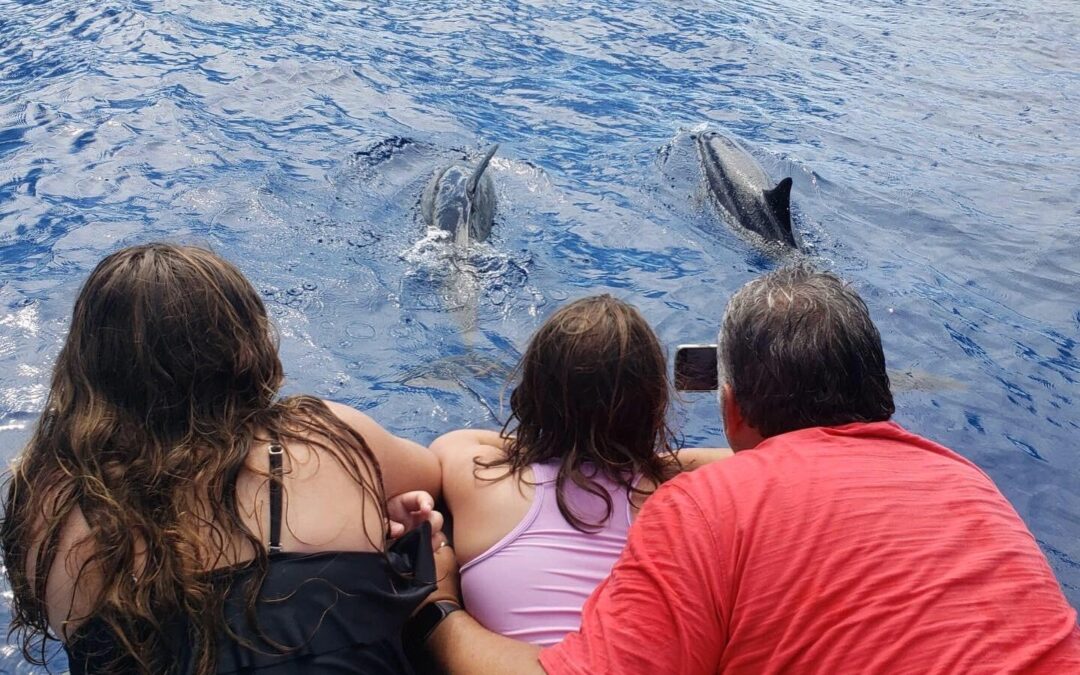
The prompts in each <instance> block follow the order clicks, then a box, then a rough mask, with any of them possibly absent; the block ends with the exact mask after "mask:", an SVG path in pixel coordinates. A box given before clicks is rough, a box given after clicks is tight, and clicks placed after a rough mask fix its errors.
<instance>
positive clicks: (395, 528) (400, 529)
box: [390, 520, 405, 539]
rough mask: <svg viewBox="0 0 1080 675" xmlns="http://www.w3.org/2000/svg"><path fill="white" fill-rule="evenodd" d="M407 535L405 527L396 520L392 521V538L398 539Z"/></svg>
mask: <svg viewBox="0 0 1080 675" xmlns="http://www.w3.org/2000/svg"><path fill="white" fill-rule="evenodd" d="M403 534H405V526H404V525H403V524H401V523H399V522H397V521H396V520H391V521H390V538H391V539H397V538H398V537H400V536H401V535H403Z"/></svg>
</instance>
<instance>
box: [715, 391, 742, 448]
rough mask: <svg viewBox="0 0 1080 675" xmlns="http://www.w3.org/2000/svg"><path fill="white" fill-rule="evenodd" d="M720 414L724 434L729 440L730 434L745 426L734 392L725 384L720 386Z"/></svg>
mask: <svg viewBox="0 0 1080 675" xmlns="http://www.w3.org/2000/svg"><path fill="white" fill-rule="evenodd" d="M720 412H721V414H723V416H724V433H725V434H727V437H728V438H731V435H732V433H737V432H738V430H739V429H740V428H741V427H742V426H743V425H744V424H745V420H744V419H743V416H742V411H741V410H739V404H738V403H736V402H735V391H734V390H733V389H732V388H731V385H730V384H728V383H727V382H725V383H724V384H722V385H720Z"/></svg>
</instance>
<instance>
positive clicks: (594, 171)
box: [0, 0, 1080, 673]
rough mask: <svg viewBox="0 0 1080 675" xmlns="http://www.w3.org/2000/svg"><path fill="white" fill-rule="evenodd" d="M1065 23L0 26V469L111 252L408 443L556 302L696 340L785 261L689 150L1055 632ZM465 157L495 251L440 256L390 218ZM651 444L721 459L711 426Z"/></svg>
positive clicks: (669, 5) (669, 19) (144, 22)
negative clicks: (987, 487)
mask: <svg viewBox="0 0 1080 675" xmlns="http://www.w3.org/2000/svg"><path fill="white" fill-rule="evenodd" d="M1078 25H1080V4H1078V3H1075V2H1071V1H1069V0H1047V1H1046V2H1040V3H1036V2H1004V1H1003V0H980V1H978V2H972V1H968V2H956V1H954V0H946V1H944V2H876V1H875V2H866V1H861V0H856V1H855V2H836V1H835V0H824V1H823V2H808V1H806V0H780V1H779V2H769V3H766V2H760V1H757V0H753V1H750V2H731V1H727V0H725V1H722V2H702V1H700V0H685V1H680V2H671V1H666V2H660V1H658V2H649V3H639V2H631V1H628V0H613V1H607V2H589V1H585V2H575V3H553V2H512V1H508V2H503V3H499V4H495V3H475V2H441V1H432V2H425V3H415V2H401V1H400V0H387V1H385V2H380V3H363V2H359V3H357V2H335V1H329V0H326V1H315V0H293V1H291V2H281V1H280V0H266V1H264V2H250V1H248V2H241V1H239V0H237V1H233V2H225V1H206V2H203V1H198V0H154V1H149V0H143V1H137V0H104V1H102V2H96V3H75V2H56V1H54V2H45V1H37V2H31V1H25V2H14V1H12V0H0V460H4V461H7V460H8V459H10V458H11V457H13V456H14V455H15V454H16V453H17V452H18V451H19V448H20V447H21V445H22V444H23V443H24V442H25V440H26V438H27V437H28V435H29V432H30V430H31V427H32V425H33V423H34V420H35V419H36V417H37V415H38V413H39V412H40V409H41V405H42V402H43V399H44V396H45V393H46V387H47V382H48V375H49V370H50V368H51V364H52V361H53V359H54V358H55V356H56V353H57V351H58V349H59V346H60V344H61V341H62V339H63V337H64V334H65V331H66V327H67V322H68V319H69V314H70V311H71V304H72V301H73V298H74V296H75V293H76V292H77V289H78V287H79V284H80V283H81V281H82V279H83V278H85V276H86V274H87V273H88V272H89V270H90V269H91V268H92V267H93V265H94V264H95V263H96V262H97V261H98V260H99V259H100V258H101V257H102V256H104V255H105V254H106V253H108V252H110V251H112V250H114V249H116V248H118V247H120V246H123V245H127V244H133V243H138V242H145V241H152V240H169V241H179V242H184V243H197V244H203V245H207V246H211V247H212V248H214V249H215V250H216V251H218V252H219V253H221V254H222V255H224V256H225V257H227V258H229V259H230V260H232V261H234V262H236V263H237V264H238V265H239V266H240V267H241V268H242V269H243V271H244V272H245V273H246V274H247V275H248V276H249V278H250V279H251V280H252V282H253V283H254V284H255V285H256V287H257V288H258V289H259V290H260V291H261V292H262V293H263V295H264V298H265V300H266V301H267V303H268V305H269V307H270V310H271V312H272V314H273V316H274V319H275V321H276V324H277V326H278V328H279V330H280V334H281V349H282V353H283V359H284V361H285V365H286V369H287V374H288V377H289V382H288V391H290V392H310V393H315V394H318V395H321V396H324V397H329V398H333V399H337V400H341V401H344V402H348V403H351V404H352V405H355V406H357V407H359V408H361V409H364V410H366V411H367V412H369V414H371V415H372V416H374V417H375V418H376V419H377V420H379V421H380V422H381V423H383V424H384V425H385V426H387V427H388V428H390V429H392V430H393V431H394V432H396V433H398V434H402V435H405V436H408V437H411V438H414V439H416V440H418V441H421V442H428V441H430V440H432V439H433V438H434V437H435V436H437V435H438V434H440V433H442V432H444V431H447V430H449V429H452V428H457V427H461V426H469V425H481V426H492V425H495V424H497V423H498V421H501V419H502V415H503V411H504V406H503V400H504V399H505V396H504V393H505V391H504V384H505V380H506V376H507V374H508V372H509V369H510V368H511V367H512V366H513V363H514V362H515V360H516V358H517V357H518V355H519V354H520V350H521V349H522V348H523V346H524V343H525V340H526V339H527V338H528V336H529V335H530V333H531V332H532V331H533V330H534V329H535V328H536V327H537V326H538V325H539V323H540V322H541V321H542V320H543V318H544V317H545V316H546V315H547V314H548V313H550V312H551V311H552V310H553V309H554V308H556V307H557V306H559V305H560V304H561V303H562V302H564V301H566V300H567V299H571V298H575V297H580V296H582V295H585V294H589V293H596V292H608V293H612V294H614V295H617V296H618V297H621V298H624V299H627V300H630V301H632V302H634V303H636V304H637V305H638V306H639V307H640V308H641V309H642V310H643V312H644V313H645V314H646V316H647V317H648V318H649V319H650V320H651V321H652V322H653V323H654V325H655V326H656V328H657V331H658V332H659V334H660V335H661V337H662V339H663V341H664V343H665V344H666V345H667V346H668V348H669V349H670V350H671V351H672V352H673V349H674V346H675V345H676V344H679V343H684V342H706V341H712V340H713V339H714V337H715V333H716V328H717V323H718V320H719V317H720V314H721V312H722V309H723V306H724V303H725V301H726V299H727V297H728V296H729V295H730V293H731V292H732V291H734V290H735V289H736V288H738V286H739V285H741V284H742V283H744V282H745V281H747V280H749V279H751V278H753V277H754V276H755V275H757V274H759V273H761V272H762V271H765V270H768V269H771V268H773V267H775V266H776V265H778V264H781V263H782V262H783V259H782V258H778V257H777V256H776V255H773V254H771V253H770V252H769V251H768V250H766V249H763V248H762V247H761V246H760V245H758V244H757V243H756V242H754V241H753V240H752V239H751V238H748V237H745V236H742V235H740V234H738V233H736V232H735V231H733V230H732V229H731V228H730V227H728V226H727V225H726V224H725V223H724V222H723V221H722V220H721V219H720V218H719V217H718V215H717V213H716V210H715V209H714V207H713V205H712V204H711V203H710V202H709V201H708V199H707V197H706V195H705V194H704V191H703V188H702V181H701V175H700V171H699V168H698V166H697V163H696V157H695V156H694V154H693V152H694V151H693V147H692V145H691V144H690V143H689V141H688V138H689V134H690V133H692V132H694V131H698V130H701V129H704V128H712V129H716V130H720V131H723V132H724V133H727V134H729V135H733V136H735V137H737V138H739V139H741V140H742V141H743V142H744V143H745V144H746V146H747V147H748V148H749V149H750V150H751V151H752V153H753V154H754V155H755V156H756V157H757V159H758V160H759V161H760V162H761V164H762V165H763V166H764V167H765V169H766V170H767V171H768V172H769V173H770V175H771V176H772V177H773V178H774V179H776V180H779V178H781V177H783V176H785V175H791V176H792V177H793V178H794V182H795V187H794V191H793V204H794V210H795V219H796V231H797V236H798V238H799V239H800V240H801V241H802V242H803V249H804V254H803V255H804V256H805V257H807V258H809V259H811V260H812V261H814V262H815V263H816V264H818V265H820V266H822V267H824V268H827V269H830V270H833V271H835V272H837V273H838V274H841V275H842V276H844V277H846V278H847V279H850V280H851V281H852V282H853V283H854V284H855V285H856V287H857V288H858V289H859V290H860V292H861V293H862V294H863V296H864V297H865V298H866V301H867V303H868V304H869V306H870V309H871V313H872V314H873V316H874V319H875V321H876V322H877V324H878V326H879V327H880V329H881V332H882V335H883V338H884V341H885V345H886V356H887V358H888V362H889V366H890V369H891V371H892V374H893V381H894V384H895V386H896V390H897V404H898V412H897V416H896V417H897V419H898V420H899V421H900V422H901V423H902V424H904V425H905V426H907V427H908V428H910V429H912V430H914V431H916V432H918V433H921V434H923V435H926V436H928V437H930V438H933V439H935V440H937V441H939V442H941V443H943V444H945V445H948V446H950V447H952V448H954V449H955V450H957V451H959V452H960V453H962V454H964V455H965V456H967V457H968V458H970V459H972V460H973V461H975V462H976V463H977V464H978V465H979V466H980V467H982V468H983V469H984V470H985V471H987V472H988V473H989V474H990V475H991V476H992V477H993V478H994V480H995V481H996V482H997V484H998V485H999V486H1000V487H1001V489H1002V490H1003V491H1004V493H1005V494H1006V495H1007V496H1008V498H1009V499H1010V500H1011V501H1012V503H1013V504H1014V505H1015V506H1016V508H1017V510H1018V511H1019V513H1020V514H1021V516H1022V517H1023V518H1024V520H1025V521H1026V523H1027V524H1028V526H1029V527H1030V528H1031V530H1032V532H1033V533H1034V534H1035V537H1036V538H1037V539H1038V542H1039V544H1040V545H1041V546H1042V548H1043V550H1044V551H1045V553H1046V555H1047V558H1048V559H1049V561H1050V564H1051V565H1052V566H1053V568H1054V571H1055V572H1056V573H1057V576H1058V579H1059V580H1060V582H1061V584H1062V587H1063V588H1064V590H1065V593H1066V595H1067V596H1068V597H1069V599H1070V600H1071V602H1072V603H1073V604H1074V605H1077V604H1080V468H1078V462H1077V458H1078V450H1080V447H1078V446H1080V444H1078V442H1077V440H1076V439H1077V438H1078V432H1080V416H1078V415H1077V412H1076V408H1075V403H1074V401H1075V399H1076V398H1077V396H1078V394H1080V385H1078V379H1080V356H1078V348H1077V339H1078V334H1080V302H1078V297H1080V294H1078V280H1080V255H1078V252H1080V206H1078V204H1080V202H1078V201H1077V196H1076V195H1077V194H1078V193H1080V159H1078V148H1080V124H1078V123H1077V121H1076V112H1075V111H1076V110H1077V109H1080V37H1078V35H1080V33H1078V32H1077V30H1076V27H1077V26H1078ZM1070 111H1072V112H1070ZM493 142H500V143H502V148H501V150H500V152H499V154H498V155H497V157H496V158H495V160H494V161H493V164H492V167H491V169H489V171H490V172H491V176H492V178H493V179H494V182H495V185H496V192H497V195H498V200H499V207H498V215H497V222H496V226H495V233H494V235H493V237H492V238H491V240H490V241H489V242H488V243H486V244H484V245H481V246H478V247H476V248H475V249H474V250H473V251H472V253H471V254H470V255H469V256H467V257H466V258H465V259H456V258H454V257H453V256H452V255H450V253H449V247H448V246H447V244H446V243H445V242H441V241H439V240H437V239H436V238H433V237H430V236H427V235H426V234H425V232H424V228H423V226H422V225H421V223H420V220H419V215H418V198H419V194H420V192H421V190H422V189H423V187H424V184H425V183H426V181H427V180H428V179H429V178H430V176H431V175H432V173H433V172H434V171H435V170H436V169H437V168H438V167H439V166H441V165H442V164H444V163H446V162H449V161H452V160H456V159H460V158H463V157H476V156H477V154H478V153H479V152H481V151H482V149H483V148H484V147H485V146H486V145H487V144H490V143H493ZM676 418H677V422H678V423H679V425H680V427H681V428H682V430H683V433H684V434H685V438H686V440H687V442H688V443H693V444H721V443H722V442H723V436H722V430H721V428H720V424H719V415H718V411H717V409H716V402H715V399H714V398H713V397H712V396H709V395H687V396H685V397H684V400H682V401H681V402H680V404H679V406H678V410H677V411H676ZM1018 611H1022V608H1018ZM6 617H7V611H6V609H3V608H0V624H6V623H7V618H6ZM52 665H53V666H54V669H56V670H62V669H63V668H64V661H63V658H62V657H56V658H54V659H53V661H52ZM39 670H40V669H36V668H34V667H31V666H29V665H28V664H26V663H24V662H23V661H22V660H21V658H20V657H19V656H18V655H17V654H16V653H15V651H14V650H13V648H11V647H8V648H6V650H3V651H0V672H3V673H30V672H38V671H39Z"/></svg>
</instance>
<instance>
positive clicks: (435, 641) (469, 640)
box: [427, 612, 544, 675]
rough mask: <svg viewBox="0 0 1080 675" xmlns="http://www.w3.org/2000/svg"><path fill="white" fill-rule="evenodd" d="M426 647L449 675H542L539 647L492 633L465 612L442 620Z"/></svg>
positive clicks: (456, 613) (455, 613)
mask: <svg viewBox="0 0 1080 675" xmlns="http://www.w3.org/2000/svg"><path fill="white" fill-rule="evenodd" d="M427 647H428V651H429V652H430V653H431V654H432V655H434V657H435V662H436V663H437V664H438V666H439V668H440V669H441V670H442V671H443V672H446V673H450V675H455V674H456V673H485V674H486V675H504V674H505V675H516V674H517V673H521V674H522V675H530V674H534V675H544V669H543V668H541V667H540V660H539V655H540V648H539V647H537V646H535V645H531V644H528V643H526V642H518V641H517V640H514V639H511V638H508V637H503V636H502V635H498V634H496V633H492V632H491V631H489V630H488V629H487V628H484V627H483V626H481V625H480V624H479V623H477V622H476V619H474V618H472V617H471V616H469V615H468V614H466V613H465V612H454V613H453V614H451V615H449V616H448V617H446V618H445V619H443V620H442V622H441V623H440V624H439V625H438V626H437V627H436V628H435V631H434V632H433V633H432V634H431V637H430V638H428V641H427Z"/></svg>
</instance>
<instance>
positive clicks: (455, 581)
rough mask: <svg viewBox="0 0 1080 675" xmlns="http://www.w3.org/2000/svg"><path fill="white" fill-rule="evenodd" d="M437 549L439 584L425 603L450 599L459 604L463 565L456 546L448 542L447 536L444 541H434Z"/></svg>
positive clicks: (437, 576) (436, 577)
mask: <svg viewBox="0 0 1080 675" xmlns="http://www.w3.org/2000/svg"><path fill="white" fill-rule="evenodd" d="M432 548H433V549H434V550H435V579H436V580H437V581H438V584H439V585H438V586H437V587H436V588H435V590H434V591H432V592H431V595H429V596H427V599H426V600H425V601H424V604H425V605H427V604H431V603H433V602H438V601H440V600H450V601H451V602H456V603H457V604H459V605H460V604H462V602H461V566H460V565H459V564H458V561H457V555H455V553H454V547H453V546H450V545H449V544H447V543H446V538H445V536H444V537H443V540H442V543H439V544H436V543H434V542H433V543H432Z"/></svg>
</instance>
